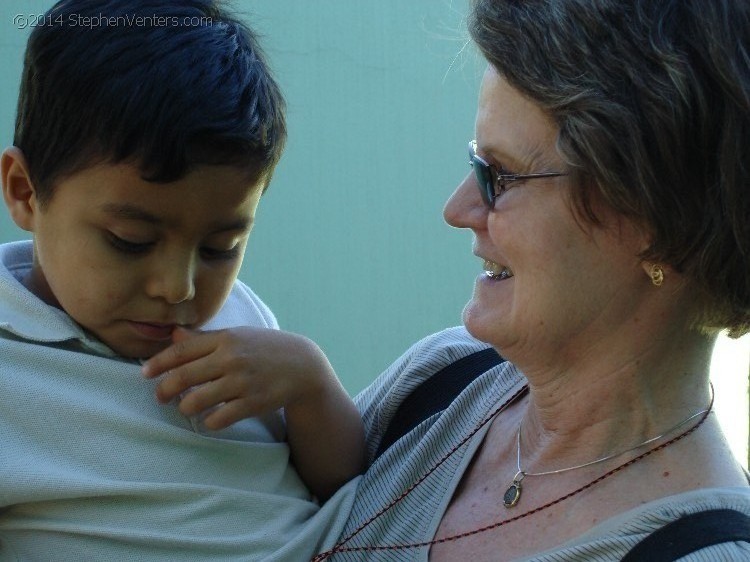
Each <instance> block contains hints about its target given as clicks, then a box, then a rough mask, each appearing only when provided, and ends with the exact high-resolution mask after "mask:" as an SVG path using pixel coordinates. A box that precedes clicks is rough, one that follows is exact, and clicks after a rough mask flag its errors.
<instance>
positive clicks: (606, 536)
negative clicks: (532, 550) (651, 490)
mask: <svg viewBox="0 0 750 562" xmlns="http://www.w3.org/2000/svg"><path fill="white" fill-rule="evenodd" d="M715 510H719V511H724V510H732V511H734V512H738V513H740V514H743V515H745V516H748V517H750V487H747V486H742V487H726V488H703V489H698V490H691V491H688V492H683V493H680V494H676V495H673V496H667V497H664V498H659V499H656V500H654V501H651V502H648V503H646V504H643V505H641V506H639V507H637V508H634V509H631V510H629V511H626V512H624V513H621V514H620V515H617V516H616V517H612V518H610V519H607V520H606V521H603V522H602V523H600V524H598V525H596V526H594V527H592V528H591V529H590V530H589V531H588V532H586V533H585V534H583V535H581V536H579V537H576V538H575V539H573V540H571V541H569V542H568V543H566V544H564V545H562V546H560V547H558V548H555V549H554V550H552V551H547V552H544V553H540V554H537V555H535V556H533V557H531V558H529V559H527V561H526V562H551V561H553V560H554V561H555V562H558V561H562V560H564V561H566V562H567V561H572V560H576V561H579V560H585V561H587V562H589V561H590V562H600V561H601V562H604V561H609V560H614V559H617V560H619V559H620V558H622V556H624V555H625V554H626V553H627V552H628V551H630V550H631V549H632V548H633V547H634V546H635V545H636V544H638V543H639V542H640V541H642V540H644V539H646V538H647V537H648V536H650V535H651V534H652V533H654V532H656V531H658V530H659V529H662V528H664V527H665V526H666V525H668V524H669V523H672V522H674V521H677V520H679V519H680V518H683V517H686V516H691V515H695V514H699V513H706V512H713V511H715ZM719 511H716V513H718V512H719ZM615 557H616V558H615ZM679 560H680V562H708V561H713V560H725V561H727V562H734V561H738V562H739V561H741V560H750V541H745V540H736V541H735V540H733V541H729V542H723V543H720V544H716V545H712V546H709V547H705V548H702V549H700V550H699V551H696V552H694V553H693V554H688V555H686V556H684V557H681V558H679Z"/></svg>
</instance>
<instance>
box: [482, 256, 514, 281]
mask: <svg viewBox="0 0 750 562" xmlns="http://www.w3.org/2000/svg"><path fill="white" fill-rule="evenodd" d="M484 274H485V275H486V276H487V277H489V278H490V279H498V280H503V279H508V278H510V277H513V271H512V270H511V269H510V268H509V267H507V266H504V265H500V264H497V263H495V262H494V261H490V260H484Z"/></svg>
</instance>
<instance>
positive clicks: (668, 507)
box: [320, 0, 750, 562]
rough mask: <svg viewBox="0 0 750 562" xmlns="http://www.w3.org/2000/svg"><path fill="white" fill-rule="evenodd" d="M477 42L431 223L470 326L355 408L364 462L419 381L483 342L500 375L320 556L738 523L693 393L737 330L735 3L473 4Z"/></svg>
mask: <svg viewBox="0 0 750 562" xmlns="http://www.w3.org/2000/svg"><path fill="white" fill-rule="evenodd" d="M470 30H471V33H472V36H473V39H474V40H475V42H476V43H477V45H478V46H479V48H480V50H481V51H482V53H483V55H484V56H485V57H486V58H487V60H488V62H489V67H488V69H487V71H486V72H485V74H484V78H483V80H482V86H481V93H480V97H479V108H478V112H477V118H476V142H472V143H471V145H470V163H471V164H472V167H473V171H472V172H471V173H470V174H469V175H468V176H467V177H466V178H465V179H464V181H463V183H461V185H459V187H458V188H457V189H456V191H455V193H454V194H453V195H452V196H451V198H450V200H449V201H448V203H447V205H446V207H445V219H446V221H447V222H448V223H449V224H451V225H452V226H454V227H457V228H469V229H471V230H472V232H473V233H474V248H473V251H474V254H475V255H476V256H477V258H478V259H479V260H480V261H481V262H482V263H483V264H484V265H483V269H484V273H482V274H481V275H480V276H479V278H478V279H477V282H476V285H475V287H474V294H473V296H472V298H471V300H470V301H469V303H468V304H467V305H466V308H465V309H464V323H465V327H466V330H467V331H468V334H467V333H466V332H464V331H463V329H454V330H449V331H446V332H443V333H441V334H438V335H436V336H433V337H431V338H428V339H426V340H424V341H422V342H420V343H419V344H417V345H416V346H414V347H413V348H412V349H411V350H410V351H409V352H407V354H406V355H404V356H403V357H402V358H401V359H400V360H399V361H398V362H397V363H396V364H394V365H393V366H392V367H391V369H389V370H388V371H387V372H386V373H384V374H383V375H382V376H381V378H379V379H378V380H377V381H376V382H375V383H374V384H373V385H372V386H371V387H370V388H368V389H367V390H366V391H365V392H364V393H363V394H362V395H361V396H360V397H359V402H360V405H361V407H362V409H363V411H364V415H365V423H366V425H367V428H368V434H369V450H370V455H371V460H372V459H373V457H374V452H375V450H376V449H377V448H378V446H379V443H380V441H381V439H382V438H383V434H384V433H385V432H386V430H387V428H388V427H389V424H390V423H391V422H392V419H393V417H394V414H395V412H396V410H397V409H398V406H399V404H400V403H401V402H402V401H403V400H404V399H405V397H406V396H408V395H409V394H410V393H411V392H412V390H414V389H415V388H417V387H418V386H419V385H420V383H422V382H423V381H424V380H426V379H428V378H429V377H430V375H432V374H434V373H435V372H437V371H439V370H440V369H442V368H443V367H445V366H446V365H449V364H451V363H452V362H454V361H456V360H457V359H460V358H461V357H464V356H467V355H469V354H470V353H472V352H474V351H476V350H477V349H481V348H482V347H486V345H484V344H481V343H479V341H481V342H486V343H487V344H490V345H491V346H492V347H494V348H495V349H496V350H497V351H498V352H499V353H500V354H501V355H502V356H503V357H504V358H505V359H507V360H508V361H507V362H505V363H503V364H501V365H498V366H497V367H494V368H492V369H491V370H489V371H488V372H486V373H484V374H483V375H482V376H480V377H479V378H478V379H476V380H475V381H474V382H473V383H471V384H470V385H469V386H468V387H467V388H466V389H465V390H464V391H463V392H461V394H460V395H458V396H457V397H456V398H455V400H453V402H452V403H451V404H450V405H449V406H448V407H447V408H446V409H445V410H444V411H443V412H442V414H439V415H434V416H431V417H429V418H428V419H427V420H426V421H425V422H423V423H421V424H419V425H418V426H417V427H416V428H415V429H413V430H412V431H410V432H408V433H407V434H406V435H405V436H404V437H403V438H401V439H400V440H398V441H397V442H396V443H395V444H394V445H393V446H391V447H390V448H388V449H387V450H386V451H385V452H384V453H383V454H382V455H381V456H379V457H378V458H377V460H375V461H374V463H373V464H372V466H371V468H370V470H369V471H368V473H367V474H366V475H365V477H364V479H363V482H362V484H361V486H360V489H359V492H358V498H357V500H356V502H355V507H354V510H353V512H352V515H351V520H350V523H349V525H348V528H347V530H346V532H345V533H344V535H343V537H342V541H341V542H340V543H339V545H338V546H337V548H336V549H334V551H333V552H329V553H327V554H325V555H323V556H321V557H320V559H325V558H326V557H327V558H330V559H332V560H361V559H366V560H389V561H390V560H427V559H429V560H431V561H433V562H437V561H444V560H462V559H466V560H472V561H485V560H492V561H496V560H500V561H507V560H533V561H535V562H552V561H554V562H561V561H611V560H620V559H621V558H622V557H623V556H624V555H625V554H626V553H627V552H628V551H629V550H630V549H631V548H632V547H633V546H634V545H635V544H636V543H638V542H639V541H640V540H641V539H643V538H644V537H646V536H648V535H649V534H650V533H652V532H653V531H655V530H656V529H659V528H660V527H663V526H664V525H665V524H666V523H668V522H670V521H673V520H676V519H678V518H680V517H681V516H683V515H687V514H693V513H698V512H704V511H706V510H710V509H719V508H721V509H732V510H735V511H739V512H741V513H744V514H748V515H750V489H749V488H748V482H747V479H746V476H745V473H744V472H743V470H742V468H741V467H740V466H739V465H738V463H737V462H736V461H735V459H734V458H733V457H732V455H731V453H730V451H729V448H728V446H727V443H726V441H725V439H724V437H723V435H722V432H721V429H720V427H719V425H718V423H717V420H716V418H715V416H714V415H713V414H712V413H711V411H710V410H711V405H712V400H713V396H712V390H711V388H710V385H709V380H708V365H709V359H710V355H711V350H712V346H713V344H714V341H715V338H716V334H717V331H718V330H720V329H723V328H728V329H729V330H730V333H731V334H733V335H735V336H738V335H741V334H743V333H746V332H747V331H748V328H749V327H750V275H749V274H748V273H749V271H750V268H749V266H750V229H749V227H748V221H747V218H748V217H749V216H750V167H748V165H747V154H748V149H749V148H750V63H749V59H748V52H749V50H750V7H748V4H747V3H746V2H739V1H731V0H712V1H711V2H706V1H705V0H681V1H677V0H675V1H667V0H663V1H662V0H660V1H656V0H631V1H628V2H622V1H621V0H524V1H523V2H519V1H514V0H476V1H475V2H474V4H473V5H472V14H471V17H470ZM477 188H479V189H477ZM469 334H471V335H469ZM475 338H476V339H475ZM477 340H479V341H477ZM747 559H750V543H748V542H744V541H733V542H725V543H721V544H717V545H714V546H710V547H707V548H704V549H702V550H700V551H698V552H696V553H694V554H690V555H688V556H686V557H684V558H681V560H684V561H690V562H697V561H707V560H712V561H715V560H747Z"/></svg>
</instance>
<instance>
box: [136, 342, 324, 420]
mask: <svg viewBox="0 0 750 562" xmlns="http://www.w3.org/2000/svg"><path fill="white" fill-rule="evenodd" d="M172 340H173V342H174V343H173V344H172V345H171V346H170V347H168V348H167V349H165V350H163V351H161V352H160V353H158V354H156V355H154V356H153V357H151V358H150V359H149V360H148V361H146V362H145V363H144V364H143V374H144V376H146V377H148V378H154V377H158V376H161V377H162V378H161V381H160V382H159V385H158V387H157V398H158V399H159V401H160V402H163V403H166V402H169V401H171V400H173V399H177V400H178V401H179V405H178V408H179V410H180V412H182V413H183V414H184V415H186V416H195V415H198V414H201V413H205V412H208V415H207V416H206V418H205V419H204V424H205V426H206V427H207V428H208V429H212V430H218V429H223V428H225V427H228V426H230V425H232V424H233V423H235V422H237V421H239V420H241V419H243V418H247V417H251V416H259V415H263V414H265V413H268V412H271V411H273V410H277V409H279V408H282V407H287V408H288V407H289V406H293V405H295V403H304V404H308V403H310V404H312V403H314V401H315V400H318V399H319V398H320V394H321V393H323V394H324V393H325V388H326V384H327V383H326V379H327V378H328V377H330V376H331V373H329V372H327V371H328V369H329V368H330V366H329V364H328V362H327V360H325V356H323V355H322V352H320V350H319V348H318V347H317V346H316V345H315V344H313V343H312V342H311V341H310V340H308V339H307V338H304V337H302V336H299V335H296V334H291V333H288V332H282V331H279V330H270V329H266V328H249V327H239V328H232V329H227V330H220V331H214V332H190V331H188V330H185V329H183V328H177V329H175V331H174V333H173V334H172ZM321 356H322V361H321ZM334 377H335V375H334Z"/></svg>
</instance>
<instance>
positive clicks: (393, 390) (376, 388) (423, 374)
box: [356, 326, 490, 408]
mask: <svg viewBox="0 0 750 562" xmlns="http://www.w3.org/2000/svg"><path fill="white" fill-rule="evenodd" d="M489 348H490V346H489V345H488V344H486V343H484V342H481V341H479V340H477V339H476V338H474V337H472V336H471V335H470V334H469V333H468V332H467V331H466V328H464V327H463V326H456V327H454V328H448V329H446V330H443V331H441V332H438V333H435V334H432V335H430V336H427V337H425V338H423V339H421V340H419V341H418V342H417V343H415V344H413V345H412V346H411V347H410V348H409V349H408V350H406V352H405V353H404V354H403V355H401V357H399V358H398V359H396V361H394V362H393V363H392V364H391V365H390V367H388V368H387V369H386V370H385V371H383V372H382V373H381V374H380V375H379V376H378V377H377V378H376V379H375V380H374V381H373V382H372V383H371V384H370V385H369V386H368V387H367V388H365V389H364V390H363V391H362V392H361V393H360V394H359V395H358V396H357V397H356V401H357V402H358V403H359V404H360V405H361V407H362V408H366V407H367V406H368V405H372V404H373V403H379V402H381V401H382V400H383V399H384V397H385V396H386V395H388V396H391V397H392V398H393V399H394V400H395V401H397V402H399V403H400V402H401V401H402V400H403V398H404V397H406V396H408V395H409V394H410V393H411V392H412V391H413V390H414V389H415V388H416V387H418V386H419V385H420V384H422V383H423V382H424V381H425V380H427V379H429V378H430V377H431V376H432V375H434V374H435V373H437V372H438V371H440V370H441V369H443V368H445V367H447V366H448V365H450V364H451V363H454V362H456V361H458V360H460V359H462V358H463V357H467V356H468V355H471V354H472V353H475V352H477V351H481V350H483V349H489Z"/></svg>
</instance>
